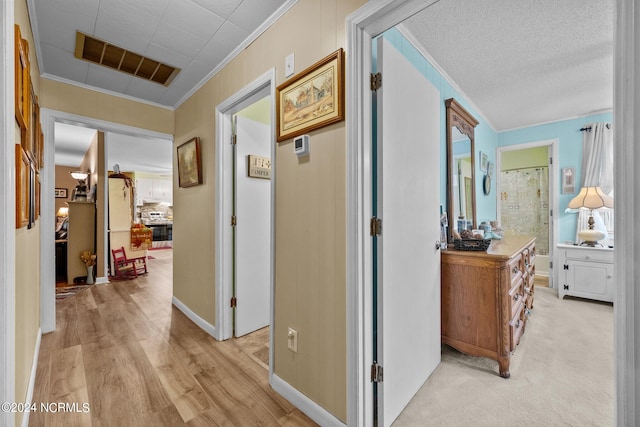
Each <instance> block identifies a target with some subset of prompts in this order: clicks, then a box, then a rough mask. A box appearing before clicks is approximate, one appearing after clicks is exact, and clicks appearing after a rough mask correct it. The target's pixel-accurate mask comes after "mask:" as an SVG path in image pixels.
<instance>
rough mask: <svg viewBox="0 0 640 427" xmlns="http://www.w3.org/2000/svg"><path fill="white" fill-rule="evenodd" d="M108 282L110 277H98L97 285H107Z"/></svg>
mask: <svg viewBox="0 0 640 427" xmlns="http://www.w3.org/2000/svg"><path fill="white" fill-rule="evenodd" d="M107 283H109V278H108V277H106V276H105V277H97V278H96V285H106V284H107Z"/></svg>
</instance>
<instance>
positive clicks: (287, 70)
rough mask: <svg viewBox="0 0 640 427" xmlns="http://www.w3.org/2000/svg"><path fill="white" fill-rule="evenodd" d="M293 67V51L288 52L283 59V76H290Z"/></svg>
mask: <svg viewBox="0 0 640 427" xmlns="http://www.w3.org/2000/svg"><path fill="white" fill-rule="evenodd" d="M294 69H295V58H294V56H293V53H290V54H289V55H288V56H287V57H286V58H285V59H284V76H285V77H290V76H292V75H293V73H294V72H295V71H294Z"/></svg>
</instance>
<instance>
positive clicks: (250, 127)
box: [213, 70, 275, 379]
mask: <svg viewBox="0 0 640 427" xmlns="http://www.w3.org/2000/svg"><path fill="white" fill-rule="evenodd" d="M274 93H275V70H271V71H269V72H267V73H265V74H264V75H262V76H261V77H259V78H258V79H257V80H255V81H254V82H253V83H251V84H250V85H248V86H247V87H245V88H244V89H242V90H241V91H239V92H238V93H236V94H235V95H233V96H232V97H231V98H229V99H227V100H226V101H224V102H223V103H221V104H220V105H218V106H217V108H216V170H217V177H216V178H217V179H216V239H215V244H216V260H215V263H216V327H215V330H214V331H213V332H214V333H213V335H214V337H215V338H217V339H219V340H226V339H229V338H232V337H236V338H237V337H242V338H239V340H238V344H239V345H240V346H241V347H242V345H243V343H245V344H247V345H249V347H251V346H255V347H256V352H255V354H254V356H256V357H257V358H258V359H260V361H261V362H262V364H263V365H264V364H268V365H269V379H271V377H272V375H273V369H272V366H271V363H270V361H271V360H272V359H273V336H272V333H271V325H272V324H273V272H274V271H273V260H274V258H273V247H274V243H273V236H274V221H273V218H274V215H273V211H274V185H273V179H274V175H275V170H274V169H273V168H272V165H273V159H274V156H275V139H274V135H275V134H274V132H273V128H274V127H273V123H274V111H275V109H274V105H273V102H274V97H273V94H274ZM267 337H268V344H267V343H266V342H265V340H266V338H267ZM267 347H268V349H266V348H267ZM267 356H268V357H267ZM265 362H266V363H265Z"/></svg>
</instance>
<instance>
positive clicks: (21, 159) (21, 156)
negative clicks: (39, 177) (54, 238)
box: [16, 144, 31, 228]
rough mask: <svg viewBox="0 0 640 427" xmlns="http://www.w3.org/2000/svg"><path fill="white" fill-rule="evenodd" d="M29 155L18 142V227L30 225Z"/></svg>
mask: <svg viewBox="0 0 640 427" xmlns="http://www.w3.org/2000/svg"><path fill="white" fill-rule="evenodd" d="M30 173H31V167H30V166H29V157H28V156H27V153H25V152H24V150H23V149H22V146H20V145H18V144H16V228H22V227H24V226H25V225H29V203H30V201H29V175H30Z"/></svg>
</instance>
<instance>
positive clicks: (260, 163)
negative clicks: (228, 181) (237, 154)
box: [247, 154, 271, 179]
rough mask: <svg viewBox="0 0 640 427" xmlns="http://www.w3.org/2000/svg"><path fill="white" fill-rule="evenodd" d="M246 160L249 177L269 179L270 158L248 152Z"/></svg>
mask: <svg viewBox="0 0 640 427" xmlns="http://www.w3.org/2000/svg"><path fill="white" fill-rule="evenodd" d="M247 162H248V168H247V170H248V171H249V177H251V178H262V179H271V159H269V158H267V157H260V156H256V155H253V154H249V155H248V156H247Z"/></svg>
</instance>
